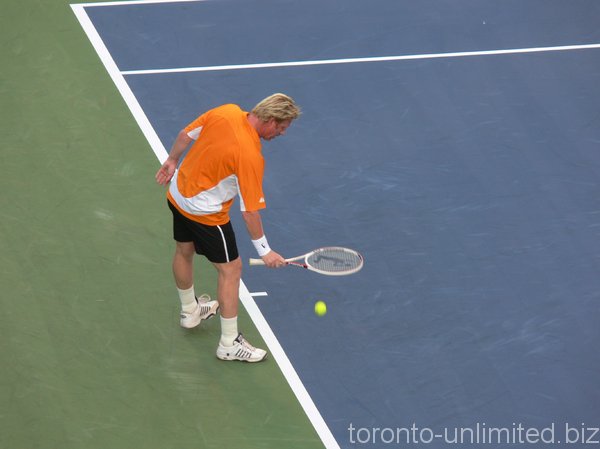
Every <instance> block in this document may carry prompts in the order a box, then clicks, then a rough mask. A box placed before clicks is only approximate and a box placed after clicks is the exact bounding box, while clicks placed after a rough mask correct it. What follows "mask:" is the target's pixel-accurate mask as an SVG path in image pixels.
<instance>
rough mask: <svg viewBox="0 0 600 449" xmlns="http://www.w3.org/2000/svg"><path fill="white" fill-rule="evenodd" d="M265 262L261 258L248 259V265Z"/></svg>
mask: <svg viewBox="0 0 600 449" xmlns="http://www.w3.org/2000/svg"><path fill="white" fill-rule="evenodd" d="M264 264H265V262H264V260H262V259H250V266H254V265H264Z"/></svg>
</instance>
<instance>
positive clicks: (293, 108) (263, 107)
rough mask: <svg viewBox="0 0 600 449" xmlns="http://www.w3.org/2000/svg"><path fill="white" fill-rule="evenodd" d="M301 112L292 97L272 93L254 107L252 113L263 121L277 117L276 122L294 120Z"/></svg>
mask: <svg viewBox="0 0 600 449" xmlns="http://www.w3.org/2000/svg"><path fill="white" fill-rule="evenodd" d="M300 113H301V112H300V108H299V107H298V105H297V104H296V103H295V102H294V100H293V99H292V97H288V96H287V95H285V94H273V95H270V96H268V97H267V98H265V99H264V100H262V101H261V102H260V103H258V104H257V105H256V106H254V109H252V114H254V115H255V116H257V117H258V118H259V119H260V120H261V121H263V122H268V121H269V120H271V119H275V121H276V122H284V121H286V120H294V119H296V118H298V117H299V116H300Z"/></svg>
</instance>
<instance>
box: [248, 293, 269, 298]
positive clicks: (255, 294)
mask: <svg viewBox="0 0 600 449" xmlns="http://www.w3.org/2000/svg"><path fill="white" fill-rule="evenodd" d="M250 296H252V297H253V298H256V297H258V296H269V294H268V293H267V292H253V293H250Z"/></svg>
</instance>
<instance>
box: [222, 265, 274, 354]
mask: <svg viewBox="0 0 600 449" xmlns="http://www.w3.org/2000/svg"><path fill="white" fill-rule="evenodd" d="M214 265H215V267H216V269H217V272H218V285H217V292H218V295H219V298H218V299H219V303H220V305H221V340H220V341H219V347H218V348H217V357H218V358H220V359H221V360H241V361H246V362H260V361H261V360H263V359H264V358H265V357H266V355H267V353H266V351H264V350H262V349H258V348H255V347H254V346H252V345H251V344H250V343H248V342H247V341H246V339H244V337H242V335H241V334H240V333H239V332H238V326H237V315H238V303H239V294H240V279H241V276H242V260H241V259H240V258H239V257H238V258H237V259H235V260H233V261H231V262H227V263H215V264H214Z"/></svg>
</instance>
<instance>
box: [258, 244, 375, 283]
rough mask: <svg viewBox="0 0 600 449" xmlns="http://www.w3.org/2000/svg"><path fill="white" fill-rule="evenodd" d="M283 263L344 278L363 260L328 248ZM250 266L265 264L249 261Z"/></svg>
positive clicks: (351, 250) (345, 252)
mask: <svg viewBox="0 0 600 449" xmlns="http://www.w3.org/2000/svg"><path fill="white" fill-rule="evenodd" d="M285 262H286V264H287V265H293V266H296V267H301V268H306V269H307V270H311V271H314V272H316V273H319V274H324V275H327V276H344V275H347V274H352V273H356V272H357V271H359V270H360V269H361V268H362V267H363V262H364V259H363V257H362V256H361V255H360V254H359V253H358V252H356V251H354V250H353V249H349V248H341V247H339V246H329V247H326V248H318V249H315V250H314V251H311V252H309V253H306V254H304V255H302V256H298V257H293V258H291V259H285ZM250 265H265V262H264V261H263V260H262V259H250Z"/></svg>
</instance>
